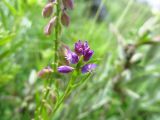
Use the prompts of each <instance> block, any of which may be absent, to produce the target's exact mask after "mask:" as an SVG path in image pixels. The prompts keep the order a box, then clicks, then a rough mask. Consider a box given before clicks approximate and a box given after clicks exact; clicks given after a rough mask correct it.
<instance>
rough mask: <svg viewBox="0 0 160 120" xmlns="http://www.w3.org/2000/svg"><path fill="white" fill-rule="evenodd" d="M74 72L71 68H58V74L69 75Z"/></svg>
mask: <svg viewBox="0 0 160 120" xmlns="http://www.w3.org/2000/svg"><path fill="white" fill-rule="evenodd" d="M73 70H74V68H73V67H70V66H66V65H65V66H60V67H58V72H60V73H69V72H72V71H73Z"/></svg>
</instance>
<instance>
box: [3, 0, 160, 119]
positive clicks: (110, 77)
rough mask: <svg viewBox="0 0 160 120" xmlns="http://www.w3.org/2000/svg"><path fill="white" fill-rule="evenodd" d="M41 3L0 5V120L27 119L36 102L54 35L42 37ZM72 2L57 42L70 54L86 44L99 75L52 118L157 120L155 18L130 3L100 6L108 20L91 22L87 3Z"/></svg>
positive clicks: (159, 62) (17, 0) (19, 0)
mask: <svg viewBox="0 0 160 120" xmlns="http://www.w3.org/2000/svg"><path fill="white" fill-rule="evenodd" d="M153 1H154V0H153ZM46 2H47V1H46V0H0V120H31V119H32V118H33V115H34V111H35V107H36V101H38V100H39V99H41V96H40V95H39V94H36V93H37V91H39V90H41V89H42V87H43V79H39V78H37V77H36V74H37V72H38V71H39V70H41V69H42V68H43V67H45V66H47V65H49V64H51V63H52V62H53V57H54V51H53V45H54V36H51V37H46V36H45V35H44V33H43V29H44V26H45V25H46V23H47V22H48V19H44V18H43V17H42V16H41V11H42V9H43V7H44V5H45V4H46ZM74 2H75V7H74V9H73V10H71V11H69V13H68V14H69V15H70V18H71V24H70V26H69V28H63V30H62V36H61V41H62V43H63V44H66V45H68V46H70V47H71V48H73V44H74V43H75V42H76V41H77V40H87V41H88V42H89V44H90V46H91V48H92V49H93V50H94V51H95V54H94V60H95V61H97V64H98V68H97V69H96V72H94V75H93V76H92V77H91V78H90V79H89V80H87V81H86V83H85V84H84V85H82V86H81V87H80V88H78V89H77V90H75V91H74V92H73V93H72V94H71V96H70V97H69V98H68V99H67V100H66V102H65V104H64V105H63V106H62V107H61V109H60V111H58V113H57V114H56V118H53V119H56V120H160V55H159V50H160V47H159V44H160V24H159V23H160V20H159V17H160V12H158V11H155V10H154V9H153V8H152V7H150V6H149V5H147V4H146V3H141V2H138V1H135V0H102V1H101V5H102V6H103V7H106V13H105V14H107V15H106V17H105V18H104V19H103V20H100V21H97V19H98V18H97V17H98V14H99V13H98V12H96V13H95V16H91V15H90V6H91V4H92V0H75V1H74ZM101 5H100V7H99V10H100V9H101ZM66 78H67V76H66ZM65 80H67V79H65ZM60 82H62V83H63V82H66V81H62V79H61V80H60Z"/></svg>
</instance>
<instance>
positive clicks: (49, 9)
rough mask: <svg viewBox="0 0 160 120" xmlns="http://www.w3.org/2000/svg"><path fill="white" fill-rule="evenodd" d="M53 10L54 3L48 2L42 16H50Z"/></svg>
mask: <svg viewBox="0 0 160 120" xmlns="http://www.w3.org/2000/svg"><path fill="white" fill-rule="evenodd" d="M52 12H53V4H52V3H48V4H47V5H46V6H45V7H44V8H43V10H42V16H43V17H45V18H46V17H50V16H51V14H52Z"/></svg>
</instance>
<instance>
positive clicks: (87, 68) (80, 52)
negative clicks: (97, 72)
mask: <svg viewBox="0 0 160 120" xmlns="http://www.w3.org/2000/svg"><path fill="white" fill-rule="evenodd" d="M74 51H75V52H72V51H71V50H70V49H69V48H68V47H66V54H65V58H66V60H67V61H68V62H69V63H70V64H78V62H79V61H80V58H83V61H84V62H87V61H89V60H90V58H91V57H92V55H93V53H94V51H93V50H91V49H90V47H89V45H88V42H87V41H85V42H82V41H80V40H79V41H78V42H76V43H75V46H74ZM95 68H96V64H85V65H83V66H82V67H81V72H82V73H87V72H91V71H92V70H93V69H95ZM73 70H74V68H73V67H71V66H67V65H64V66H60V67H58V72H60V73H69V72H72V71H73Z"/></svg>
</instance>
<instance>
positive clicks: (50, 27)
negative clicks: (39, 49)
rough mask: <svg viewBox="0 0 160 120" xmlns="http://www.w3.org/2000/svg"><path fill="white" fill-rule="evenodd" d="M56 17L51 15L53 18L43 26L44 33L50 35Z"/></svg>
mask: <svg viewBox="0 0 160 120" xmlns="http://www.w3.org/2000/svg"><path fill="white" fill-rule="evenodd" d="M56 19H57V17H56V16H55V17H53V18H52V19H51V20H50V21H49V23H48V24H47V26H46V27H45V29H44V33H45V34H46V35H50V34H51V33H52V30H53V27H54V26H55V24H56Z"/></svg>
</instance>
